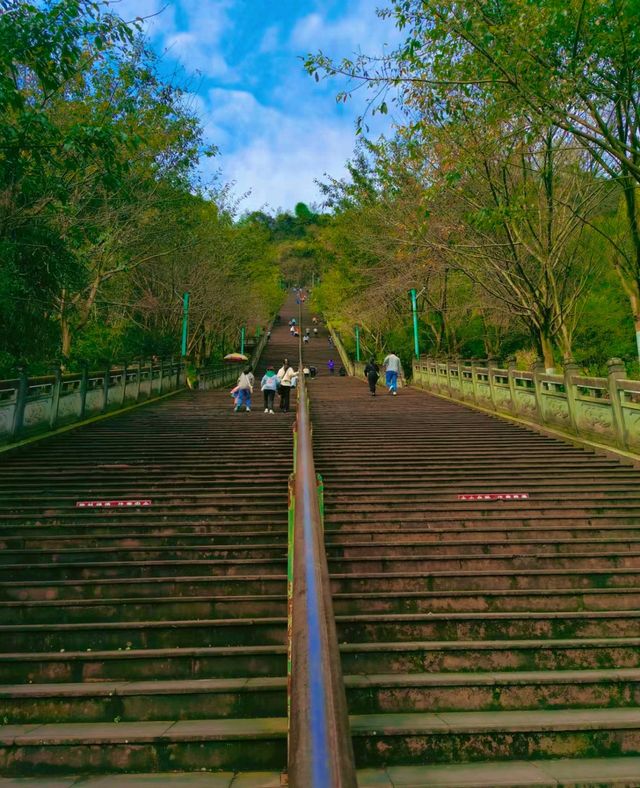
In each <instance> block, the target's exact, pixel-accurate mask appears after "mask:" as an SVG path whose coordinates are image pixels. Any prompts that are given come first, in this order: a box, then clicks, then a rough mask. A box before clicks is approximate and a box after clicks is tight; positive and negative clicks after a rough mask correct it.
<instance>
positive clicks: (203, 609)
mask: <svg viewBox="0 0 640 788" xmlns="http://www.w3.org/2000/svg"><path fill="white" fill-rule="evenodd" d="M612 598H613V597H612ZM615 598H617V597H615ZM286 614H287V597H286V594H279V595H277V594H273V595H270V596H267V595H265V594H262V595H253V596H248V595H245V596H231V595H224V596H219V597H211V596H198V597H189V596H167V597H149V598H147V599H139V598H136V597H131V598H123V599H112V600H106V599H86V598H83V599H72V600H61V599H55V600H52V601H38V602H0V623H4V624H9V623H13V624H17V623H24V624H36V623H53V622H55V621H59V620H60V619H61V618H62V620H64V622H65V623H68V624H70V623H89V622H91V621H96V620H98V621H155V620H159V621H164V620H172V619H174V618H177V619H186V618H195V619H198V618H205V619H212V618H244V617H254V616H259V617H265V616H266V617H271V616H285V615H286Z"/></svg>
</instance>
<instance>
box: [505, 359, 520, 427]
mask: <svg viewBox="0 0 640 788" xmlns="http://www.w3.org/2000/svg"><path fill="white" fill-rule="evenodd" d="M515 371H516V360H515V358H514V357H513V356H510V357H509V358H508V359H507V381H508V382H509V396H510V397H511V410H512V411H513V412H514V413H515V414H517V413H518V400H517V397H516V376H515Z"/></svg>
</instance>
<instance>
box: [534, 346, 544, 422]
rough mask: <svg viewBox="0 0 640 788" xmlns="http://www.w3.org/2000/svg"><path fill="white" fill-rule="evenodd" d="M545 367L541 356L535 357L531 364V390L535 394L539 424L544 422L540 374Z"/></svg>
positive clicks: (542, 373)
mask: <svg viewBox="0 0 640 788" xmlns="http://www.w3.org/2000/svg"><path fill="white" fill-rule="evenodd" d="M546 369H547V368H546V366H545V363H544V361H543V360H542V359H541V358H539V359H537V360H536V362H535V364H534V365H533V390H534V393H535V395H536V408H537V409H538V418H539V419H540V424H545V418H544V401H543V393H542V380H541V375H544V374H545V372H546Z"/></svg>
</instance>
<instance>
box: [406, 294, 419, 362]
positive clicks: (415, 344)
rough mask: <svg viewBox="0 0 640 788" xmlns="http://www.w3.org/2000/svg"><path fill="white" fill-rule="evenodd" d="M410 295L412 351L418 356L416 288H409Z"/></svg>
mask: <svg viewBox="0 0 640 788" xmlns="http://www.w3.org/2000/svg"><path fill="white" fill-rule="evenodd" d="M409 295H410V296H411V311H412V313H413V352H414V354H415V357H416V358H420V345H419V343H418V298H417V296H416V289H415V287H412V288H411V290H409Z"/></svg>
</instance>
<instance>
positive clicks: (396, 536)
mask: <svg viewBox="0 0 640 788" xmlns="http://www.w3.org/2000/svg"><path fill="white" fill-rule="evenodd" d="M639 537H640V524H637V525H620V526H618V525H607V526H593V525H587V526H568V525H565V526H547V527H537V528H536V527H530V526H518V525H517V523H514V524H513V525H512V526H510V527H509V528H505V527H503V526H500V525H494V526H492V525H490V524H485V525H484V526H482V527H475V528H457V527H450V528H440V527H435V526H434V527H431V526H429V525H427V526H420V525H418V526H413V527H404V528H394V529H389V528H386V527H384V526H377V527H374V526H370V527H369V528H367V529H366V530H365V527H362V528H354V529H349V530H347V529H345V528H342V529H340V530H326V531H325V542H326V544H327V545H328V546H332V545H337V544H345V545H346V544H352V543H353V542H365V541H367V542H373V543H375V544H380V543H381V542H411V541H420V542H425V543H432V542H445V541H446V542H448V543H452V542H459V541H468V540H473V541H480V542H482V541H485V540H502V541H505V540H513V539H526V538H529V539H535V540H538V539H540V540H544V541H548V540H554V539H555V540H570V539H571V540H573V539H605V540H606V539H609V538H613V539H627V538H632V539H636V538H639ZM98 538H99V537H98ZM168 538H170V537H168ZM175 538H176V539H180V538H181V537H180V536H178V535H176V537H175ZM193 538H196V537H195V536H194V537H193ZM264 538H265V539H272V540H275V538H276V537H275V536H271V535H270V534H269V535H267V534H265V537H264Z"/></svg>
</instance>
